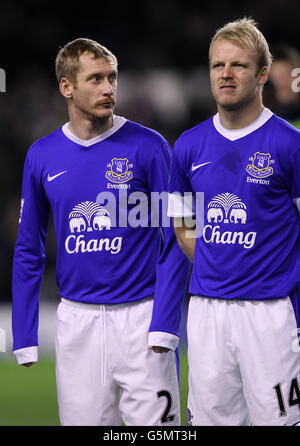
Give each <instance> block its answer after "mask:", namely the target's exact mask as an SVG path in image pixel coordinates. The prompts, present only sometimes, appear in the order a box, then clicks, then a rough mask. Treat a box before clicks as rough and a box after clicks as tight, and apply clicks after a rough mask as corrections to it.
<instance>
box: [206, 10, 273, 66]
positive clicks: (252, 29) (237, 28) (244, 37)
mask: <svg viewBox="0 0 300 446" xmlns="http://www.w3.org/2000/svg"><path fill="white" fill-rule="evenodd" d="M217 39H225V40H229V41H230V42H232V43H234V44H235V45H238V46H240V47H246V48H253V49H254V50H255V51H256V53H257V55H258V61H257V64H258V68H259V69H261V68H262V67H264V66H267V68H268V70H269V69H270V67H271V64H272V59H273V57H272V54H271V53H270V49H269V45H268V43H267V41H266V39H265V37H264V35H263V34H262V33H261V31H259V29H258V28H257V23H256V22H255V21H254V20H253V19H251V18H247V17H244V18H243V19H239V20H236V21H234V22H229V23H227V24H226V25H225V26H223V27H222V28H220V29H218V30H217V31H216V33H215V35H214V36H213V38H212V40H211V43H210V47H209V60H210V58H211V50H212V46H213V44H214V43H215V41H216V40H217Z"/></svg>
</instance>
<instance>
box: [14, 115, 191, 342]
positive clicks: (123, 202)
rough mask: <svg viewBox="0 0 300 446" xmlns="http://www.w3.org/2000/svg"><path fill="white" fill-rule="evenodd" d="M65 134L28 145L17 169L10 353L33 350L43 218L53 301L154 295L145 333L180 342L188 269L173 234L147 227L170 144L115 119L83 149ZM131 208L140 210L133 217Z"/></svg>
mask: <svg viewBox="0 0 300 446" xmlns="http://www.w3.org/2000/svg"><path fill="white" fill-rule="evenodd" d="M67 127H68V126H67V124H66V125H64V126H63V127H61V128H59V129H58V130H56V131H55V132H53V133H51V134H50V135H48V136H46V137H44V138H41V139H39V140H38V141H37V142H35V143H34V144H33V145H32V146H31V148H30V149H29V151H28V153H27V157H26V161H25V166H24V173H23V185H22V202H21V215H20V222H19V231H18V237H17V241H16V245H15V254H14V262H13V307H12V322H13V335H14V346H13V349H14V350H18V349H21V348H25V347H29V346H36V345H38V336H37V331H38V302H39V292H40V286H41V281H42V275H43V269H44V264H45V244H46V236H47V227H48V220H49V213H50V211H51V212H52V215H53V223H54V227H55V233H56V239H57V265H56V279H57V285H58V288H59V291H60V295H61V297H64V298H67V299H71V300H74V301H79V302H85V303H92V304H95V303H96V304H120V303H127V302H132V301H137V300H140V299H143V298H146V297H148V296H152V295H154V297H155V298H154V310H153V319H152V324H151V327H150V330H152V331H162V332H167V333H171V334H174V335H176V336H178V335H179V322H180V311H181V305H180V304H181V302H182V299H183V296H184V293H185V286H186V284H187V279H188V271H189V263H188V262H187V260H186V259H185V257H184V256H183V254H182V253H181V251H180V249H179V247H178V245H177V242H176V238H175V234H174V231H173V228H172V226H170V227H162V222H161V221H160V220H159V221H158V224H156V225H151V221H152V220H151V219H152V218H153V215H152V214H153V212H156V213H157V214H158V213H159V212H158V210H157V209H156V210H153V209H152V208H153V207H152V206H151V205H150V203H151V196H150V194H151V193H153V192H156V193H161V192H162V191H165V192H166V191H167V183H168V176H169V167H170V160H171V150H170V147H169V144H168V143H167V141H166V140H165V139H164V138H163V137H162V136H161V135H160V134H158V133H157V132H155V131H153V130H151V129H148V128H146V127H143V126H141V125H139V124H136V123H134V122H131V121H129V120H126V119H124V118H122V117H114V125H113V127H112V128H111V129H110V130H108V131H107V132H106V133H104V134H102V135H100V136H98V137H96V138H94V139H92V140H89V141H81V140H78V138H76V137H75V136H74V135H72V134H71V133H70V132H69V131H68V128H67ZM133 193H136V194H137V199H136V202H135V200H134V197H133V196H132V195H131V194H133ZM129 195H130V196H131V197H133V198H131V200H129V199H128V196H129ZM138 200H140V201H143V200H144V206H140V207H137V206H136V205H137V204H138V203H139V201H138ZM151 211H152V212H151ZM138 214H140V215H138ZM133 217H135V218H133ZM130 218H131V221H130ZM132 222H135V224H132ZM130 224H131V225H130ZM176 302H177V303H178V305H175V303H176ZM174 306H175V307H176V311H175V312H174V311H173V309H174ZM171 310H172V311H171Z"/></svg>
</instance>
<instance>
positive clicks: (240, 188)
mask: <svg viewBox="0 0 300 446" xmlns="http://www.w3.org/2000/svg"><path fill="white" fill-rule="evenodd" d="M176 192H177V193H179V194H180V195H179V194H176ZM184 193H186V196H188V195H189V194H190V195H192V197H193V200H190V201H189V204H188V205H187V204H185V206H183V204H182V200H181V199H180V196H183V194H184ZM299 197H300V132H299V131H298V130H297V129H295V128H294V127H292V126H291V125H290V124H288V123H287V122H286V121H284V120H282V119H280V118H279V117H278V116H276V115H274V114H273V113H272V112H271V111H270V110H268V109H266V108H265V109H264V110H263V112H262V113H261V115H260V116H259V117H258V118H257V120H256V121H254V122H253V123H252V124H251V125H250V126H248V127H245V128H243V129H238V130H233V131H227V130H226V129H224V128H222V126H221V124H220V120H219V115H218V114H217V115H215V116H214V117H211V118H210V119H208V120H207V121H205V122H203V123H201V124H199V125H197V126H195V127H194V128H192V129H190V130H188V131H186V132H185V133H183V134H182V135H181V136H180V137H179V139H178V140H177V141H176V143H175V147H174V151H173V157H172V165H171V171H170V182H169V215H171V216H174V217H180V216H191V215H193V214H195V215H196V217H197V224H198V229H197V232H198V235H197V239H196V245H195V255H194V266H193V271H192V276H191V280H190V287H189V292H190V294H193V295H200V296H206V297H212V298H225V299H259V300H261V299H274V298H282V297H286V296H288V295H291V294H292V293H293V291H295V290H296V289H297V287H298V285H299V283H300V218H299V213H298V209H297V203H298V204H299ZM299 208H300V206H299ZM199 228H200V230H199Z"/></svg>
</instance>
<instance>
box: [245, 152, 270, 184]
mask: <svg viewBox="0 0 300 446" xmlns="http://www.w3.org/2000/svg"><path fill="white" fill-rule="evenodd" d="M250 159H252V164H248V165H247V167H246V171H247V172H248V173H249V174H250V175H252V176H253V177H255V178H266V177H269V176H270V175H272V174H273V172H274V170H273V167H270V159H271V155H270V154H269V153H260V152H255V153H254V158H250Z"/></svg>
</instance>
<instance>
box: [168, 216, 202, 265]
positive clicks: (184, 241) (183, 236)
mask: <svg viewBox="0 0 300 446" xmlns="http://www.w3.org/2000/svg"><path fill="white" fill-rule="evenodd" d="M190 220H191V219H189V224H188V225H186V224H185V223H187V220H186V218H182V217H180V218H173V225H174V231H175V234H176V238H177V242H178V244H179V246H180V248H181V249H182V251H183V252H184V254H185V255H186V256H187V258H188V259H189V260H190V261H191V262H193V261H194V253H195V244H196V230H195V227H193V226H191V224H190Z"/></svg>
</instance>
